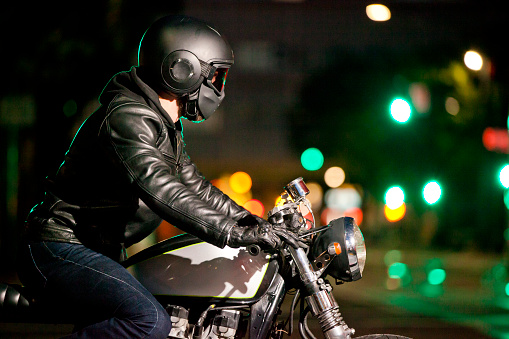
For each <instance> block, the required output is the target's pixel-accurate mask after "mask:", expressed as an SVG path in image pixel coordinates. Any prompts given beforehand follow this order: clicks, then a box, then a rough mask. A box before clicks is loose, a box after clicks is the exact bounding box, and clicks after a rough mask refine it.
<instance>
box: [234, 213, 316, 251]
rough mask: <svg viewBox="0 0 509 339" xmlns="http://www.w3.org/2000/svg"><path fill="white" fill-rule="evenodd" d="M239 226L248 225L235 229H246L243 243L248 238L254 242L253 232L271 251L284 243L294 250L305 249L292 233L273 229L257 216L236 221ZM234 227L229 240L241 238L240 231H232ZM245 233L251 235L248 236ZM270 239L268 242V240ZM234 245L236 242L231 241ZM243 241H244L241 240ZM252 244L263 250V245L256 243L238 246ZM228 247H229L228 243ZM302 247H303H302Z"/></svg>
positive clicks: (282, 229) (277, 228) (249, 216)
mask: <svg viewBox="0 0 509 339" xmlns="http://www.w3.org/2000/svg"><path fill="white" fill-rule="evenodd" d="M238 224H239V225H241V226H242V225H246V224H247V225H249V226H247V227H236V228H246V231H245V232H244V233H246V234H245V235H242V237H244V238H246V240H245V241H248V240H247V238H250V240H254V238H253V237H254V235H253V233H254V232H258V236H259V239H260V240H261V241H262V242H265V243H266V244H268V243H270V247H269V248H272V249H277V248H279V247H281V246H282V245H283V243H286V244H288V245H290V246H292V247H294V248H298V247H307V246H306V245H304V244H302V243H301V242H300V241H299V239H298V237H297V236H296V235H295V234H294V233H293V232H288V231H287V230H286V228H284V227H273V226H272V225H271V224H270V223H269V222H268V221H267V220H265V219H263V218H260V217H259V216H257V215H254V214H252V215H248V216H246V217H244V218H242V219H240V220H239V221H238ZM250 228H253V229H255V230H249V229H250ZM234 229H235V227H234V228H233V229H232V232H231V233H230V239H233V238H235V237H237V239H238V238H239V237H241V236H240V235H239V234H238V233H240V232H241V231H240V230H234ZM233 233H236V235H233ZM247 233H251V234H250V235H249V236H248V234H247ZM269 239H270V240H269ZM233 241H234V244H235V241H236V240H233ZM241 241H244V240H241ZM252 244H257V245H259V246H260V247H261V248H262V249H267V248H264V244H261V243H257V242H251V243H248V244H245V243H244V244H242V245H240V246H248V245H252ZM228 245H229V246H230V247H233V246H231V245H230V244H229V243H228ZM302 245H304V246H302ZM240 246H237V247H240Z"/></svg>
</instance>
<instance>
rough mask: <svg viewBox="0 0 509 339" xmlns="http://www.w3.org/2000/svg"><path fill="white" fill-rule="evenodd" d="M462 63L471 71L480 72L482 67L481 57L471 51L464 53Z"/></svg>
mask: <svg viewBox="0 0 509 339" xmlns="http://www.w3.org/2000/svg"><path fill="white" fill-rule="evenodd" d="M463 61H464V62H465V66H467V67H468V68H470V69H471V70H473V71H480V70H481V68H482V65H483V60H482V56H481V55H480V54H479V53H478V52H476V51H472V50H471V51H468V52H466V53H465V56H464V57H463Z"/></svg>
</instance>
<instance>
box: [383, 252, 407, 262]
mask: <svg viewBox="0 0 509 339" xmlns="http://www.w3.org/2000/svg"><path fill="white" fill-rule="evenodd" d="M402 258H403V255H402V253H401V251H400V250H390V251H387V253H385V255H384V263H385V265H386V266H391V265H392V264H394V263H395V262H400V261H401V259H402Z"/></svg>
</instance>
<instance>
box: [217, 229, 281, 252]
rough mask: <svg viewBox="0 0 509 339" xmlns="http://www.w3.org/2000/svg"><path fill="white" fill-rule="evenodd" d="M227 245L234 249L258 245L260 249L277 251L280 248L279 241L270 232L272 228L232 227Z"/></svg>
mask: <svg viewBox="0 0 509 339" xmlns="http://www.w3.org/2000/svg"><path fill="white" fill-rule="evenodd" d="M269 226H270V224H269ZM227 245H228V246H230V247H234V248H235V247H242V246H249V245H258V246H260V248H261V249H264V250H270V249H278V248H279V247H280V246H281V240H280V239H279V237H278V236H277V235H276V234H275V233H274V232H272V227H263V226H258V225H254V226H234V227H232V229H231V231H230V234H229V237H228V242H227Z"/></svg>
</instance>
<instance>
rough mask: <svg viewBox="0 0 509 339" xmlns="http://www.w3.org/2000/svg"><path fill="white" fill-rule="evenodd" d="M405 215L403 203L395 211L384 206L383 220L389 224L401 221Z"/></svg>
mask: <svg viewBox="0 0 509 339" xmlns="http://www.w3.org/2000/svg"><path fill="white" fill-rule="evenodd" d="M405 213H406V204H405V203H403V204H402V205H401V206H399V207H397V208H395V209H392V208H389V207H388V206H387V205H385V206H384V214H385V218H387V220H388V221H390V222H396V221H399V220H401V219H403V217H404V216H405Z"/></svg>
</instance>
